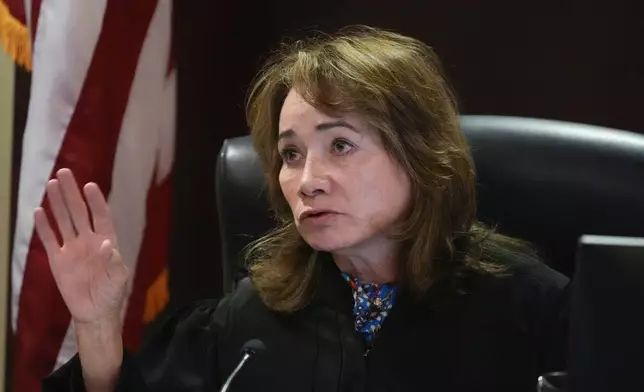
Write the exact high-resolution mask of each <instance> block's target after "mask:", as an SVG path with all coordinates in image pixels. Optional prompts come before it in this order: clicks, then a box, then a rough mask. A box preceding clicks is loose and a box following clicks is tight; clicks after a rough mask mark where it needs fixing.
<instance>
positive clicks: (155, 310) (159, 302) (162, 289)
mask: <svg viewBox="0 0 644 392" xmlns="http://www.w3.org/2000/svg"><path fill="white" fill-rule="evenodd" d="M169 300H170V293H169V288H168V269H167V268H164V269H163V271H162V272H161V273H160V274H159V276H157V278H156V279H155V280H154V283H152V285H151V286H150V287H149V288H148V290H147V293H146V296H145V306H144V308H143V322H144V323H145V324H149V323H151V322H152V321H154V319H155V318H156V317H157V316H158V315H159V313H161V312H162V311H163V309H165V307H166V305H168V302H169Z"/></svg>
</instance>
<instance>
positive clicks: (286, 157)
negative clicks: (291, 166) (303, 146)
mask: <svg viewBox="0 0 644 392" xmlns="http://www.w3.org/2000/svg"><path fill="white" fill-rule="evenodd" d="M279 154H280V157H282V162H284V163H289V162H293V161H294V160H296V159H298V158H299V156H300V154H299V153H298V152H297V150H295V149H294V148H290V147H287V148H284V149H283V150H281V151H280V153H279Z"/></svg>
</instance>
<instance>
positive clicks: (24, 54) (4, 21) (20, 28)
mask: <svg viewBox="0 0 644 392" xmlns="http://www.w3.org/2000/svg"><path fill="white" fill-rule="evenodd" d="M0 45H2V47H3V48H4V50H5V51H6V52H7V54H8V55H9V57H11V58H12V59H13V61H14V62H15V63H17V64H18V65H20V66H21V67H23V68H25V69H27V70H28V71H31V37H30V36H29V29H28V28H27V26H25V25H23V24H22V23H20V21H19V20H18V19H16V18H15V17H14V16H13V15H11V12H10V11H9V7H7V5H6V4H5V3H4V2H2V1H1V0H0Z"/></svg>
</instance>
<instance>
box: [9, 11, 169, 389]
mask: <svg viewBox="0 0 644 392" xmlns="http://www.w3.org/2000/svg"><path fill="white" fill-rule="evenodd" d="M20 1H21V2H22V0H20ZM14 2H15V1H14ZM21 5H22V4H21ZM14 7H15V4H14ZM24 16H25V21H26V24H27V26H28V27H29V30H30V32H31V38H32V58H31V64H32V82H31V83H32V84H31V94H30V102H29V110H28V117H27V125H26V129H25V132H24V139H23V146H22V163H21V169H20V179H19V183H18V201H17V206H16V208H17V210H16V226H15V236H14V243H13V253H12V261H11V263H12V264H11V268H12V273H11V286H12V298H11V323H12V329H13V333H14V335H13V337H14V344H13V350H12V351H13V357H12V358H11V359H10V362H9V366H10V368H11V371H12V377H11V378H12V380H13V382H12V383H13V385H11V386H10V387H9V388H8V389H10V390H14V391H20V392H32V391H33V392H35V391H40V390H41V387H40V383H41V379H42V378H43V377H45V376H46V375H48V374H49V373H51V372H52V371H53V370H55V369H56V368H58V367H59V366H60V365H62V364H63V363H64V362H66V361H67V360H68V359H70V358H71V357H72V356H73V355H74V354H75V353H76V342H75V337H74V332H73V330H72V326H71V324H70V315H69V312H68V310H67V308H66V306H65V304H64V302H63V300H62V298H61V296H60V294H59V293H58V289H57V287H56V285H55V283H54V280H53V277H52V275H51V272H50V270H49V265H48V262H47V256H46V254H45V251H44V249H43V247H42V244H41V243H40V240H39V238H38V236H37V235H35V231H34V223H33V210H34V208H36V207H37V206H40V205H45V204H46V203H47V200H46V197H45V193H44V190H45V184H46V183H47V181H48V180H49V179H50V178H52V176H53V173H55V172H56V171H57V170H58V169H60V168H63V167H67V168H70V169H71V170H72V171H73V172H74V174H75V176H76V178H77V180H78V182H79V184H81V185H82V184H85V183H87V182H90V181H93V182H96V183H97V184H98V185H99V187H100V188H101V190H102V191H103V192H104V194H105V195H106V197H107V200H108V203H109V205H110V208H111V211H112V214H113V216H114V220H115V222H114V224H115V228H116V232H117V235H118V237H119V245H120V250H121V253H122V255H123V257H124V259H125V260H126V261H127V262H129V263H130V264H131V271H133V272H134V274H133V280H132V281H131V282H130V286H129V290H130V292H129V296H128V302H127V307H126V311H125V314H124V330H123V337H124V343H125V346H126V347H127V348H129V349H130V350H136V349H137V348H138V346H139V344H140V341H141V333H142V330H143V326H144V325H145V323H146V322H148V321H151V319H153V318H154V316H155V315H156V313H157V312H158V311H159V310H160V309H161V308H163V306H164V305H165V303H166V302H167V274H166V269H165V267H166V259H167V244H168V242H169V241H168V239H169V222H170V204H171V200H170V196H171V188H172V169H173V158H174V138H175V95H176V86H175V80H176V70H175V67H174V61H173V51H172V22H171V21H172V0H136V1H133V0H91V1H87V0H24Z"/></svg>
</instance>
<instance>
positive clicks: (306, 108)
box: [279, 89, 371, 132]
mask: <svg viewBox="0 0 644 392" xmlns="http://www.w3.org/2000/svg"><path fill="white" fill-rule="evenodd" d="M334 120H343V121H345V122H347V123H349V124H350V125H351V126H352V128H355V130H369V129H370V128H371V127H370V126H369V123H368V121H367V120H366V118H365V117H364V116H362V115H360V114H358V113H345V114H342V115H336V116H334V115H331V114H328V113H325V112H323V111H321V110H319V109H317V108H315V107H314V106H312V105H311V104H310V103H308V102H306V100H304V98H302V97H301V96H300V95H299V94H298V93H297V91H295V90H294V89H292V90H291V91H289V93H288V95H287V96H286V98H285V99H284V104H283V105H282V108H281V110H280V117H279V131H280V132H283V131H286V130H294V131H297V130H298V129H300V128H302V129H307V128H315V127H317V126H319V125H321V124H323V123H328V122H330V121H334Z"/></svg>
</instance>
